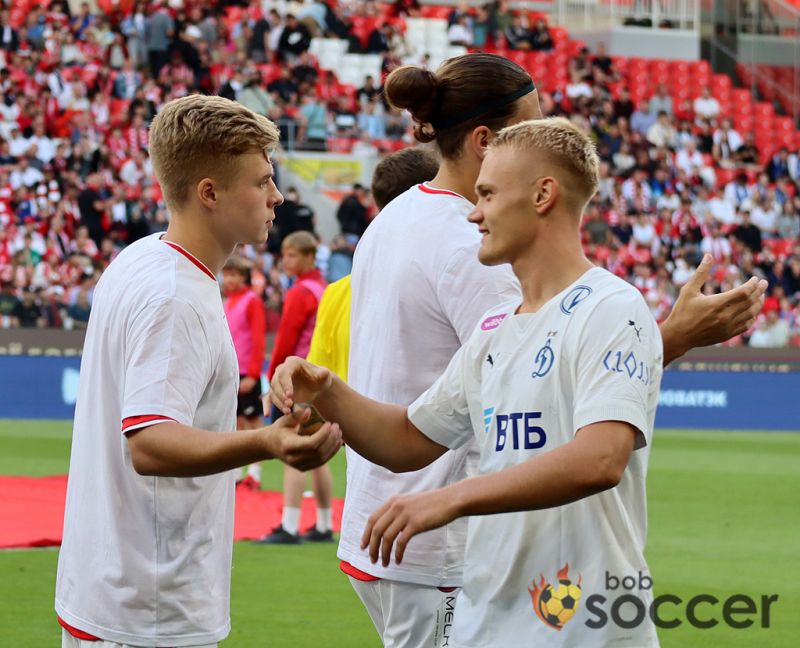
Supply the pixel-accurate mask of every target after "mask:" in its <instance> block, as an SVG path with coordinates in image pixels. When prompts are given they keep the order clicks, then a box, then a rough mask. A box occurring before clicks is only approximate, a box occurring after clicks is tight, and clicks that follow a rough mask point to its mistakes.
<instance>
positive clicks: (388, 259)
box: [338, 53, 763, 648]
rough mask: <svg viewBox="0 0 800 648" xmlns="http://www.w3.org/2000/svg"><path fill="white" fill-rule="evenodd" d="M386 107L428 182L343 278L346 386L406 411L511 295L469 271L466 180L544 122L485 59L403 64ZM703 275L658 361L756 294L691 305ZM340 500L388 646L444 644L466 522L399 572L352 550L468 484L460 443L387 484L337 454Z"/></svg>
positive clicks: (705, 337)
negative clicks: (395, 506) (376, 523)
mask: <svg viewBox="0 0 800 648" xmlns="http://www.w3.org/2000/svg"><path fill="white" fill-rule="evenodd" d="M384 91H385V96H386V98H387V99H388V101H389V102H390V103H391V104H392V105H394V106H395V107H398V108H404V109H407V110H408V111H409V112H410V113H411V115H412V117H413V119H414V122H415V130H414V133H415V136H416V138H417V139H418V140H419V141H421V142H435V144H436V147H437V148H438V150H439V152H440V154H441V157H442V160H441V164H440V167H439V171H438V173H437V174H436V177H435V178H434V179H433V180H431V181H430V182H427V183H423V184H421V185H419V186H415V187H413V188H411V189H409V190H408V191H406V192H405V193H403V194H402V195H400V196H398V197H397V198H396V199H395V200H394V201H392V203H391V204H389V205H388V206H387V207H386V208H385V209H384V210H383V211H382V212H381V213H380V214H379V215H378V216H377V217H376V219H375V220H374V221H373V222H372V223H371V224H370V227H369V228H368V229H367V231H366V233H365V235H364V237H363V238H362V240H361V241H360V243H359V246H358V248H357V250H356V253H355V258H354V264H353V273H352V300H353V301H352V313H351V324H352V330H351V337H350V349H351V351H350V365H349V381H350V385H351V386H352V387H353V388H354V389H355V390H356V391H359V392H361V393H363V394H365V395H366V396H369V397H370V398H375V399H378V400H383V401H386V402H391V403H396V404H398V405H401V406H404V407H405V406H408V405H410V404H411V403H412V402H413V401H414V400H415V399H416V398H417V397H418V396H419V395H420V394H422V393H423V392H424V391H425V390H426V389H428V388H429V387H430V386H431V384H432V383H433V381H434V380H435V379H436V377H438V376H439V375H440V374H441V373H442V372H443V371H444V369H445V368H446V367H447V364H448V362H449V361H450V359H451V358H452V357H453V355H454V354H455V353H456V351H457V350H458V349H459V347H460V346H461V345H462V344H463V343H464V342H465V341H466V340H467V338H468V337H469V335H470V334H471V332H472V331H473V330H474V328H475V326H476V325H477V324H478V323H479V322H480V321H481V320H480V317H481V316H482V315H483V313H485V312H486V311H487V310H489V309H490V308H492V307H494V306H497V305H498V304H500V303H503V302H505V301H506V300H508V299H512V298H515V297H518V296H519V294H520V287H519V282H518V281H517V279H516V278H515V277H514V275H513V273H512V272H511V270H510V268H509V267H508V266H502V265H501V266H494V267H485V266H483V265H481V264H480V263H479V262H478V248H479V246H480V242H481V237H480V235H479V233H478V230H477V228H475V226H474V225H471V224H470V223H468V221H467V217H468V215H469V214H470V213H471V212H472V210H473V209H474V207H475V203H476V202H477V200H478V195H477V193H476V191H475V181H476V179H477V177H478V173H479V172H480V168H481V163H482V161H483V158H484V156H485V155H486V151H487V148H488V146H489V144H490V143H491V141H492V140H493V138H494V137H495V134H496V133H497V132H498V131H500V130H501V129H502V128H504V127H505V126H507V125H509V124H514V123H518V122H521V121H524V120H528V119H535V118H538V117H541V110H540V108H539V98H538V94H537V92H536V89H535V86H534V84H533V81H532V80H531V78H530V75H528V73H527V72H525V70H523V69H522V68H521V67H519V66H518V65H516V64H515V63H513V62H512V61H510V60H508V59H506V58H503V57H500V56H496V55H493V54H484V53H475V54H467V55H464V56H458V57H455V58H452V59H449V60H447V61H445V62H444V63H443V64H442V66H441V67H440V68H439V69H438V70H437V71H436V72H431V71H429V70H425V69H423V68H420V67H415V66H404V67H401V68H398V69H397V70H394V71H393V72H392V73H391V74H390V75H389V77H388V78H387V80H386V84H385V88H384ZM709 270H710V263H708V264H706V265H704V266H702V267H701V269H700V270H699V271H698V276H697V278H696V279H695V281H694V282H690V284H689V285H688V286H687V287H686V288H685V289H684V291H683V292H682V295H681V298H680V300H679V301H678V303H677V304H676V307H675V309H674V310H673V314H672V315H671V316H670V318H669V319H668V320H667V321H666V322H665V323H664V324H663V325H662V337H663V339H664V359H665V362H668V361H671V360H672V359H674V358H676V357H678V356H680V355H682V354H683V353H685V352H686V351H687V350H688V349H689V348H691V347H692V346H701V345H706V344H712V343H715V342H719V341H722V340H724V339H727V338H729V337H731V336H733V335H735V334H737V333H739V332H741V331H742V330H745V327H746V326H747V324H748V321H749V318H750V316H751V315H753V314H754V313H755V312H757V310H758V308H759V307H760V300H761V294H762V293H763V289H762V288H759V287H757V286H756V285H754V284H753V283H749V284H746V285H745V286H743V287H740V288H738V289H736V290H734V291H731V292H729V293H726V294H724V295H716V296H713V297H705V296H703V295H702V294H701V293H700V287H701V286H702V283H703V280H704V277H705V276H707V274H708V272H709ZM347 462H348V471H347V495H346V498H345V508H344V514H343V520H342V533H341V539H340V542H339V552H338V556H339V558H340V559H341V561H342V562H341V567H342V570H343V571H344V572H345V573H347V574H348V575H349V577H350V579H351V583H352V584H353V586H354V588H355V590H356V592H357V593H358V595H359V597H360V598H361V600H362V602H363V603H364V605H365V607H366V608H367V610H368V612H369V614H370V617H371V618H372V621H373V623H374V624H375V627H376V629H377V631H378V633H379V634H380V636H381V639H382V641H383V643H384V645H386V646H392V647H394V648H397V647H402V648H417V647H418V646H444V645H447V643H448V641H449V636H448V631H449V625H448V624H447V623H446V619H447V618H448V615H449V613H450V612H451V606H452V601H453V599H454V598H455V596H456V595H457V593H458V588H459V587H460V586H461V584H462V581H463V573H462V572H463V559H464V548H465V542H466V529H467V525H466V520H465V519H459V520H456V521H454V522H452V523H450V524H448V525H446V526H444V527H441V528H438V529H434V530H430V531H428V532H426V533H424V534H421V535H420V536H419V537H418V538H416V539H415V541H414V542H412V543H411V545H410V546H409V547H408V548H407V549H406V554H405V559H404V560H403V562H402V564H396V563H392V564H390V565H386V566H384V565H382V564H373V563H372V562H371V561H370V558H369V555H368V554H367V553H366V552H365V551H363V550H362V549H361V547H360V542H361V534H362V532H363V529H364V527H365V526H366V524H367V520H368V519H369V517H370V515H371V514H372V513H373V512H374V511H375V510H376V509H378V508H379V507H380V506H382V505H383V503H384V502H385V501H386V500H388V499H389V498H391V497H392V496H395V495H399V494H403V493H416V492H421V491H425V490H431V489H436V488H441V487H444V486H447V485H448V484H451V483H454V482H457V481H459V480H462V479H464V478H465V477H467V476H469V475H472V474H474V473H475V470H476V465H477V448H476V447H474V446H472V445H471V444H466V445H464V446H462V447H460V448H458V449H457V450H455V451H453V452H449V453H446V454H445V455H443V456H442V457H440V458H439V459H437V460H436V461H435V462H434V463H432V464H431V465H430V466H427V467H425V468H423V469H421V470H419V471H414V472H412V473H409V474H399V475H398V474H394V473H393V472H392V471H390V470H387V469H386V468H385V467H383V466H381V465H378V464H376V463H375V462H373V461H370V460H369V458H365V457H364V456H361V455H360V454H358V452H357V451H356V450H355V449H353V448H351V447H348V448H347Z"/></svg>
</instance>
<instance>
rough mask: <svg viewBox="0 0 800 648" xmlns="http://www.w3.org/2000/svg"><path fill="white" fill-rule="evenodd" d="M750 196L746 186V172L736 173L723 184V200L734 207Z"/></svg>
mask: <svg viewBox="0 0 800 648" xmlns="http://www.w3.org/2000/svg"><path fill="white" fill-rule="evenodd" d="M750 196H751V190H750V188H749V187H748V186H747V174H746V173H737V174H736V177H735V178H734V179H733V180H731V181H730V182H729V183H728V184H727V185H725V200H727V201H728V202H729V203H730V204H731V205H733V206H734V207H735V208H736V209H739V207H741V205H742V203H743V202H745V201H746V200H748V199H749V198H750Z"/></svg>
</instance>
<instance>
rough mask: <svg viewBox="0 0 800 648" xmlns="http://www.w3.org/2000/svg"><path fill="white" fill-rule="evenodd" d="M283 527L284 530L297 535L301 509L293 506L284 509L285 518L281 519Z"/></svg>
mask: <svg viewBox="0 0 800 648" xmlns="http://www.w3.org/2000/svg"><path fill="white" fill-rule="evenodd" d="M281 525H282V526H283V528H284V530H285V531H287V532H289V533H291V534H292V535H297V529H298V528H299V527H300V509H299V508H293V507H291V506H284V507H283V516H282V517H281Z"/></svg>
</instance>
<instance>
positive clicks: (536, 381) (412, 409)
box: [270, 118, 664, 648]
mask: <svg viewBox="0 0 800 648" xmlns="http://www.w3.org/2000/svg"><path fill="white" fill-rule="evenodd" d="M598 168H599V160H598V157H597V153H596V151H595V148H594V145H593V143H592V142H591V140H590V139H589V137H588V136H587V135H586V134H585V133H584V132H582V131H581V130H580V129H578V128H577V127H576V126H574V125H573V124H571V123H570V122H569V121H567V120H565V119H563V118H549V119H543V120H537V121H525V122H522V123H520V124H517V125H514V126H510V127H508V128H505V129H503V130H502V131H500V133H499V134H498V135H497V136H496V137H494V138H493V141H492V143H491V144H490V145H489V146H488V147H487V150H486V154H485V160H484V162H483V165H482V167H481V169H480V174H479V176H478V178H477V180H476V183H475V189H474V192H475V194H476V196H477V201H476V204H475V206H474V207H473V209H472V210H471V212H470V214H469V222H470V223H472V224H473V225H476V226H477V228H478V231H479V233H480V237H481V239H480V243H479V248H478V251H477V256H478V259H479V261H480V263H481V264H483V265H485V266H489V267H497V266H499V265H501V264H509V265H510V267H511V269H512V270H513V273H514V276H515V277H516V278H517V280H518V281H519V283H520V286H521V293H522V294H521V297H520V296H515V297H513V298H511V299H510V300H508V301H506V302H504V303H501V304H498V305H495V306H493V307H491V308H489V309H488V310H487V311H486V312H485V313H484V314H483V315H482V316H481V317H480V318H479V321H478V322H477V323H476V325H475V326H474V327H473V331H472V332H471V334H470V335H469V338H468V340H467V341H466V343H465V344H464V345H463V346H462V347H461V348H460V349H459V350H458V352H457V353H456V354H455V356H454V357H453V358H452V359H451V361H450V362H449V364H448V366H447V367H446V369H445V370H444V372H443V373H442V374H441V376H440V377H439V378H438V379H437V380H436V381H435V382H434V383H433V385H432V386H431V387H430V388H429V389H428V390H427V391H425V392H424V393H423V394H422V395H421V396H419V397H418V398H417V399H416V400H415V401H414V402H413V403H412V404H410V405H409V406H408V407H404V406H400V405H395V404H388V403H382V402H379V401H378V400H377V399H376V400H373V399H370V398H367V397H365V396H362V395H361V394H359V393H358V392H357V391H355V390H354V389H352V388H350V387H348V386H347V385H346V384H344V383H343V382H342V381H341V380H338V379H337V378H336V377H334V376H332V375H331V374H330V372H328V371H327V370H326V369H324V368H321V367H315V366H314V365H311V364H309V363H308V362H306V361H304V360H301V359H299V358H290V359H289V360H288V361H287V363H286V364H285V365H284V366H282V367H279V368H278V370H277V371H276V372H275V375H274V377H273V381H272V388H271V391H270V397H271V399H272V401H273V403H274V404H275V405H277V406H279V407H280V408H281V410H282V411H284V412H288V411H291V407H292V406H293V405H294V403H295V401H312V402H313V403H314V404H315V405H316V407H317V408H318V409H319V411H320V413H321V414H322V416H324V417H325V418H326V419H327V420H335V421H337V422H339V423H340V425H341V426H342V430H343V432H344V437H345V441H346V442H347V444H348V448H352V449H353V451H355V452H358V453H359V454H360V455H361V456H363V457H365V458H367V459H369V460H370V461H372V462H375V464H377V465H382V466H385V467H386V468H388V469H390V470H392V471H394V472H397V473H401V472H406V471H409V472H410V474H419V473H414V472H411V471H419V470H420V469H423V468H424V467H426V466H429V465H432V464H433V463H434V462H435V461H441V460H442V459H443V458H445V457H448V456H452V455H453V454H454V451H455V452H457V451H459V449H462V448H465V447H472V448H474V449H476V450H477V454H478V456H477V468H473V470H472V475H471V476H469V477H468V478H466V479H463V480H460V481H457V482H453V483H450V484H447V485H442V486H439V487H437V488H420V489H416V490H415V492H407V493H405V494H403V495H398V496H395V497H392V498H390V499H389V500H388V501H387V502H385V503H383V504H382V505H381V506H379V507H378V508H377V509H376V510H375V511H373V513H372V514H371V515H370V516H369V518H368V520H367V523H366V525H365V528H364V529H363V532H362V535H361V539H360V546H361V548H362V549H363V550H366V551H368V555H369V559H370V560H371V561H372V562H373V563H376V564H378V563H379V564H380V565H382V567H383V568H384V569H387V568H390V567H391V566H392V565H393V564H394V565H402V564H404V563H405V561H406V560H407V559H408V558H409V557H412V559H413V553H412V550H413V549H417V550H418V548H419V546H421V545H423V542H421V540H422V538H423V537H424V534H425V533H426V532H427V533H429V532H430V531H431V530H435V529H439V528H442V527H445V526H446V525H448V524H451V523H452V522H453V521H455V520H459V519H463V518H466V517H467V516H469V517H471V519H470V522H469V530H468V533H467V541H466V545H467V549H466V557H465V560H464V576H463V588H462V589H461V591H460V592H459V594H458V603H457V605H456V606H455V613H454V619H453V620H452V634H449V636H448V638H447V643H448V645H449V646H453V647H457V648H472V647H474V646H486V647H492V648H501V647H502V648H505V647H506V646H516V645H520V642H521V641H522V640H523V638H524V643H525V644H526V645H537V646H538V645H542V646H544V645H546V646H564V647H566V646H587V647H598V648H599V647H601V646H609V645H618V644H622V643H623V642H624V643H627V644H628V645H635V646H643V647H644V646H658V639H657V637H656V632H655V626H654V625H653V623H652V621H651V620H650V619H645V620H644V621H643V622H642V623H641V624H639V625H637V626H636V627H629V626H627V627H621V626H620V625H617V624H615V623H606V624H605V625H603V626H602V627H590V626H588V625H586V624H584V623H582V622H574V623H569V621H570V620H571V617H572V615H574V614H577V613H579V612H580V611H581V610H580V608H579V604H580V598H581V593H582V588H583V589H585V590H586V591H587V592H598V591H602V589H603V588H604V582H605V581H604V579H605V578H606V574H608V573H610V574H613V575H618V577H622V576H624V575H629V574H640V575H641V574H645V575H647V564H646V562H645V559H644V553H643V552H644V543H645V536H646V527H647V520H646V496H645V479H646V472H647V459H648V452H649V447H650V443H651V441H652V433H653V423H654V419H655V411H656V407H657V405H658V391H659V384H660V380H661V374H662V364H663V353H664V351H663V345H662V341H661V334H660V332H659V329H658V326H657V324H656V322H655V320H654V319H653V317H652V315H651V314H650V312H649V310H648V307H647V305H646V304H645V302H644V300H643V298H642V296H641V295H640V293H639V292H638V291H637V290H636V289H635V288H634V287H633V286H632V285H630V284H628V283H627V282H625V281H623V280H622V279H619V278H618V277H616V276H614V275H613V274H612V273H610V272H608V271H607V270H605V269H603V268H598V267H595V266H594V265H593V264H592V263H591V261H589V260H588V259H587V258H586V256H585V255H584V253H583V249H582V246H581V239H580V221H581V216H582V214H583V211H584V209H585V207H586V204H587V203H588V201H589V200H590V198H591V197H592V196H593V195H594V193H595V192H596V190H597V186H598ZM354 297H355V293H354ZM596 322H601V323H602V326H596V325H594V326H593V324H594V323H596ZM448 450H450V452H448ZM490 516H491V517H490ZM415 544H416V545H417V546H416V547H415ZM548 582H550V583H553V584H554V585H552V586H549V585H548ZM570 588H571V589H570ZM562 589H563V590H565V591H566V592H568V593H569V594H568V595H567V594H565V593H564V592H562V591H561V590H562ZM638 596H639V597H640V598H641V599H642V604H643V605H645V606H647V605H648V603H649V602H651V601H652V591H650V590H646V591H644V590H642V591H640V592H638ZM553 599H557V601H554V600H553ZM420 645H422V644H420Z"/></svg>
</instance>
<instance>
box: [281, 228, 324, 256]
mask: <svg viewBox="0 0 800 648" xmlns="http://www.w3.org/2000/svg"><path fill="white" fill-rule="evenodd" d="M317 245H318V242H317V239H316V237H315V236H314V235H313V234H312V233H311V232H306V231H305V230H299V231H297V232H292V233H291V234H289V235H288V236H287V237H286V238H285V239H283V242H282V243H281V250H285V249H286V248H292V249H294V250H297V251H298V252H299V253H300V254H312V255H313V254H316V253H317Z"/></svg>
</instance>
